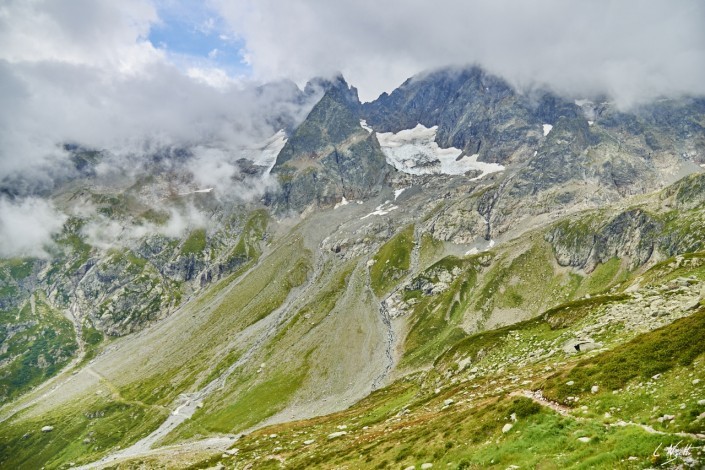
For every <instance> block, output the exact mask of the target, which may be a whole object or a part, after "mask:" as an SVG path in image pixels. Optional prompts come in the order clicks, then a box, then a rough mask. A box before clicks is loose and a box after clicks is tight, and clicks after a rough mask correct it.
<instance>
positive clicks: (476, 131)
mask: <svg viewBox="0 0 705 470" xmlns="http://www.w3.org/2000/svg"><path fill="white" fill-rule="evenodd" d="M556 100H558V99H557V98H556ZM529 105H530V103H529V102H528V100H525V99H523V98H521V97H519V96H518V95H517V94H516V92H515V91H514V90H513V89H512V88H511V87H510V86H509V84H508V83H507V82H505V81H504V80H502V79H500V78H498V77H496V76H493V75H490V74H487V73H485V72H484V71H483V70H482V69H480V68H479V67H471V68H464V69H442V70H438V71H435V72H431V73H427V74H421V75H418V76H415V77H412V78H410V79H409V80H407V81H406V82H404V83H403V84H402V85H401V86H400V87H399V88H397V89H396V90H394V91H393V92H392V93H391V94H387V93H383V94H382V95H381V96H380V97H379V98H378V99H377V100H375V101H373V102H372V103H366V104H364V105H363V114H364V118H365V119H366V120H367V122H368V124H370V125H371V126H372V127H373V128H374V129H375V130H377V131H379V132H399V131H400V130H403V129H411V128H413V127H415V126H416V125H417V124H419V123H420V124H423V125H424V126H426V127H432V126H436V125H437V126H438V134H437V142H438V144H439V145H440V146H441V147H443V148H447V147H456V148H460V149H463V150H464V151H465V152H466V153H467V154H469V155H472V154H479V158H478V159H479V161H485V162H497V163H504V162H507V161H509V160H512V159H520V158H522V157H527V156H528V155H530V148H532V147H535V146H536V145H537V144H538V141H539V138H540V135H541V134H540V129H541V124H542V122H541V121H540V119H539V117H538V116H536V115H535V113H532V112H531V110H530V106H529ZM554 107H556V108H560V107H561V105H558V104H556V103H554ZM542 109H543V113H544V114H546V115H551V117H552V116H553V115H555V114H556V113H555V112H553V113H552V112H551V111H550V110H549V107H548V106H544V108H542ZM547 117H548V116H547ZM544 122H546V121H544ZM550 123H553V121H550Z"/></svg>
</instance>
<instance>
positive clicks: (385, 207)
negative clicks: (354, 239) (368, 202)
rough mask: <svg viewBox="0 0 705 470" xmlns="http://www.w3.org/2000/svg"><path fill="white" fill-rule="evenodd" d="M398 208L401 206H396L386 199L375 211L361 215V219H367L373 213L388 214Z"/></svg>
mask: <svg viewBox="0 0 705 470" xmlns="http://www.w3.org/2000/svg"><path fill="white" fill-rule="evenodd" d="M396 209H399V206H395V205H394V204H392V203H391V201H384V203H383V204H380V205H379V206H377V207H375V210H374V211H373V212H370V213H369V214H367V215H365V216H362V217H360V220H363V219H366V218H368V217H370V216H372V215H387V214H389V213H390V212H392V211H393V210H396Z"/></svg>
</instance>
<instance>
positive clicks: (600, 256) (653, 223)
mask: <svg viewBox="0 0 705 470" xmlns="http://www.w3.org/2000/svg"><path fill="white" fill-rule="evenodd" d="M662 229H663V224H662V223H661V222H660V221H658V220H656V219H655V218H653V217H652V216H651V215H649V214H648V213H647V212H644V211H641V210H630V211H626V212H623V213H621V214H619V215H618V216H617V217H615V218H613V219H612V220H610V221H608V222H607V223H606V224H604V225H602V226H600V227H599V228H596V227H591V226H589V225H585V224H584V223H571V222H569V221H567V222H563V223H561V224H559V225H557V226H556V227H555V228H554V229H553V230H552V231H551V232H549V233H548V234H547V235H546V240H547V241H549V242H550V243H551V244H552V245H553V248H554V253H555V256H556V260H557V261H558V264H560V265H561V266H572V267H576V268H581V269H585V270H586V271H587V272H591V271H592V270H593V269H594V268H595V266H597V265H598V264H600V263H605V262H607V261H608V260H609V259H611V258H615V257H616V258H620V259H627V260H629V261H630V264H631V267H632V268H634V267H638V266H641V265H643V264H645V263H646V262H647V261H648V260H649V259H650V258H651V256H652V255H653V253H654V250H655V249H656V246H657V239H658V237H659V235H660V234H661V231H662Z"/></svg>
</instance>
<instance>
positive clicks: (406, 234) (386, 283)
mask: <svg viewBox="0 0 705 470" xmlns="http://www.w3.org/2000/svg"><path fill="white" fill-rule="evenodd" d="M413 248H414V226H413V225H410V226H409V227H407V228H405V229H404V230H402V231H401V232H399V233H398V234H396V235H395V236H393V237H392V238H391V239H390V240H389V241H388V242H387V243H385V244H384V245H382V247H381V248H380V249H379V251H378V252H377V254H376V255H375V257H374V260H375V264H373V265H372V267H371V268H370V285H371V286H372V290H373V291H374V293H375V294H377V295H378V296H381V295H384V294H386V293H387V292H389V291H390V290H391V289H392V287H394V286H395V285H396V284H397V283H398V282H399V280H400V279H402V278H403V277H404V276H405V275H406V274H407V272H408V270H409V267H410V266H411V251H412V250H413Z"/></svg>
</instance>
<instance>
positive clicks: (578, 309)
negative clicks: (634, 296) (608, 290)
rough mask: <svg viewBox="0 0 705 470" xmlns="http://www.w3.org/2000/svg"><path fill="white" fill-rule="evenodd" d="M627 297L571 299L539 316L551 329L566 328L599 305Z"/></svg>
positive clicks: (620, 295) (627, 297)
mask: <svg viewBox="0 0 705 470" xmlns="http://www.w3.org/2000/svg"><path fill="white" fill-rule="evenodd" d="M627 299H629V296H628V295H626V294H617V295H602V296H598V297H590V298H584V299H578V300H573V301H571V302H566V303H564V304H561V305H559V306H557V307H554V308H552V309H549V310H547V311H546V312H544V313H543V314H542V315H541V317H542V318H543V319H544V320H545V321H546V322H547V323H548V324H549V325H550V326H551V329H553V330H557V329H562V328H568V327H570V326H572V325H574V324H575V323H577V322H579V321H580V320H582V319H583V318H585V317H586V316H587V315H588V314H590V313H591V312H593V311H595V310H596V309H597V308H599V307H602V306H605V305H608V304H610V303H612V302H622V301H624V300H627Z"/></svg>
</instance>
